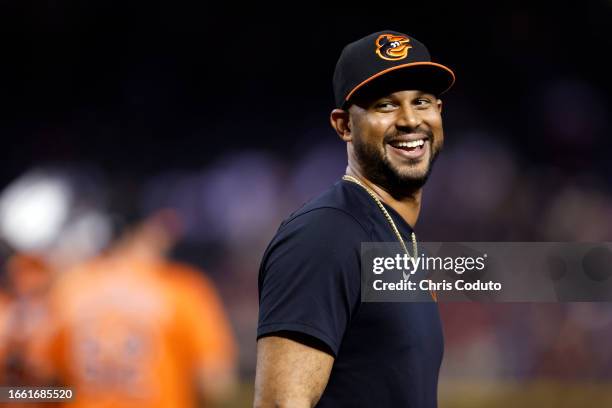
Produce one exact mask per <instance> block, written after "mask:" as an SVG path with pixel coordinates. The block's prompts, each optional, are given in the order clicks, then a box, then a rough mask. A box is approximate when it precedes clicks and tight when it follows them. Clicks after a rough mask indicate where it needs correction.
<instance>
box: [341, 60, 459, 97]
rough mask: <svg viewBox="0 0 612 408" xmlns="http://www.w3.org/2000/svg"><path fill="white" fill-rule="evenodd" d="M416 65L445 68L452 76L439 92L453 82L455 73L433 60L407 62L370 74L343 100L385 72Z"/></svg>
mask: <svg viewBox="0 0 612 408" xmlns="http://www.w3.org/2000/svg"><path fill="white" fill-rule="evenodd" d="M417 65H432V66H434V67H438V68H442V69H444V70H446V71H447V72H448V73H450V74H451V76H452V77H453V80H452V82H451V84H450V85H449V86H448V88H446V89H445V90H444V91H442V92H440V93H441V94H442V93H444V92H446V91H448V90H449V89H450V88H451V87H452V86H453V84H454V83H455V73H454V72H453V71H451V69H450V68H448V67H445V66H444V65H441V64H436V63H435V62H426V61H423V62H409V63H408V64H402V65H397V66H395V67H391V68H387V69H385V70H382V71H380V72H377V73H376V74H374V75H372V76H371V77H369V78H368V79H366V80H365V81H363V82H361V83H360V84H359V85H357V86H356V87H354V88H353V90H352V91H351V92H349V94H348V95H347V96H346V98H344V100H345V101H348V100H349V98H350V97H351V96H353V94H354V93H355V91H357V90H358V89H359V88H361V87H362V86H364V85H365V84H367V83H368V82H370V81H371V80H373V79H375V78H378V77H379V76H381V75H384V74H386V73H387V72H391V71H395V70H396V69H400V68H406V67H411V66H417Z"/></svg>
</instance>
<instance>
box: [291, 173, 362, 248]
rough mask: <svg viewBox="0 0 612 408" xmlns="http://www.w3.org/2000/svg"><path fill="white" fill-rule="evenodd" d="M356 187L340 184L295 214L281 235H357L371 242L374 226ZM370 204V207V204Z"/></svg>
mask: <svg viewBox="0 0 612 408" xmlns="http://www.w3.org/2000/svg"><path fill="white" fill-rule="evenodd" d="M354 187H358V186H352V185H347V183H345V182H342V181H339V182H337V183H336V184H334V185H333V186H332V187H330V188H329V189H328V190H327V191H325V192H323V193H322V194H320V195H319V196H318V197H316V198H314V199H312V200H311V201H309V202H307V203H306V204H304V205H303V206H302V207H301V208H300V209H298V210H297V211H295V212H294V213H293V214H291V215H290V216H289V217H288V218H287V219H286V220H285V221H283V223H282V224H281V226H280V228H279V233H282V232H283V231H293V230H310V231H320V232H321V233H325V232H335V233H337V234H341V235H344V234H343V233H348V232H351V233H357V234H358V236H356V237H354V238H364V239H365V238H367V237H368V236H369V235H370V232H371V229H372V226H371V225H370V223H369V222H367V221H368V219H369V218H368V217H366V216H365V211H366V206H364V203H363V202H362V199H363V197H362V196H360V195H359V194H358V193H359V192H358V191H355V189H354ZM366 204H367V203H366Z"/></svg>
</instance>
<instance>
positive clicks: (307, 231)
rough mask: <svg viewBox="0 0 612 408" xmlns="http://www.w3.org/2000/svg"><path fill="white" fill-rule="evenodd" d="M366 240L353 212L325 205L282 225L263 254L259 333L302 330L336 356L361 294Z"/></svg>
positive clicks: (260, 280)
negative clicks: (361, 254)
mask: <svg viewBox="0 0 612 408" xmlns="http://www.w3.org/2000/svg"><path fill="white" fill-rule="evenodd" d="M364 241H367V233H366V231H365V229H364V228H363V227H362V225H361V224H360V223H359V222H358V221H357V220H356V219H355V218H353V217H352V216H351V215H350V214H348V213H345V212H344V211H341V210H338V209H334V208H320V209H316V210H311V211H310V212H308V213H305V214H302V215H300V216H298V217H296V218H294V219H292V220H291V221H289V222H288V223H287V224H285V225H283V226H282V227H281V229H280V230H279V232H278V233H277V235H276V237H275V238H274V239H273V240H272V242H271V243H270V246H269V247H268V249H267V250H266V253H265V254H264V258H263V260H262V265H261V269H260V276H259V327H258V330H257V337H258V338H260V337H263V336H266V335H271V334H274V333H278V332H285V331H287V332H298V333H301V334H306V335H308V336H312V337H314V338H316V339H318V340H320V341H322V342H323V343H325V344H326V345H327V346H328V347H329V348H330V349H331V351H332V352H333V354H334V355H337V353H338V349H339V347H340V342H341V340H342V337H343V335H344V332H345V330H346V328H347V326H348V324H349V322H350V320H351V316H352V314H353V312H354V311H355V309H356V307H357V306H358V304H359V299H360V285H361V278H360V276H361V274H360V265H361V262H360V248H361V242H364Z"/></svg>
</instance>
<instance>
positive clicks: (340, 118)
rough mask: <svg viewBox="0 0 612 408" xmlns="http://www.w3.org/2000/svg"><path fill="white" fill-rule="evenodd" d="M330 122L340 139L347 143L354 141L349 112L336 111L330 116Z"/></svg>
mask: <svg viewBox="0 0 612 408" xmlns="http://www.w3.org/2000/svg"><path fill="white" fill-rule="evenodd" d="M329 122H330V123H331V125H332V127H333V128H334V130H335V131H336V133H337V134H338V136H340V139H342V140H344V141H345V142H350V141H352V140H353V137H352V135H351V123H350V115H349V113H348V111H345V110H344V109H334V110H333V111H332V112H331V114H330V115H329Z"/></svg>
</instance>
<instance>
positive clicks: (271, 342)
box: [255, 336, 334, 408]
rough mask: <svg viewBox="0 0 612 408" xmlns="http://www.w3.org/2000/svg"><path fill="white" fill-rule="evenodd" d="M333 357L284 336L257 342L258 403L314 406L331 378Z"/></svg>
mask: <svg viewBox="0 0 612 408" xmlns="http://www.w3.org/2000/svg"><path fill="white" fill-rule="evenodd" d="M333 362H334V358H333V357H332V356H331V355H330V354H328V353H326V352H324V351H321V350H318V349H317V348H313V347H310V346H307V345H305V344H302V343H300V342H297V341H294V340H291V339H289V338H285V337H277V336H268V337H262V338H260V339H259V340H258V342H257V371H256V375H255V407H262V408H264V407H312V406H314V405H315V404H316V403H317V402H318V400H319V398H320V397H321V394H322V393H323V390H324V389H325V386H326V385H327V380H328V379H329V374H330V372H331V368H332V365H333Z"/></svg>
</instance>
